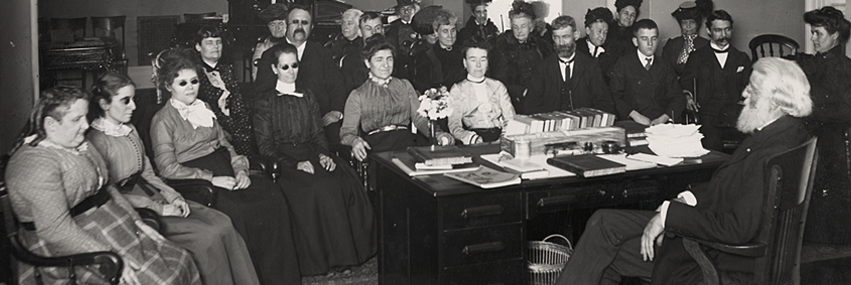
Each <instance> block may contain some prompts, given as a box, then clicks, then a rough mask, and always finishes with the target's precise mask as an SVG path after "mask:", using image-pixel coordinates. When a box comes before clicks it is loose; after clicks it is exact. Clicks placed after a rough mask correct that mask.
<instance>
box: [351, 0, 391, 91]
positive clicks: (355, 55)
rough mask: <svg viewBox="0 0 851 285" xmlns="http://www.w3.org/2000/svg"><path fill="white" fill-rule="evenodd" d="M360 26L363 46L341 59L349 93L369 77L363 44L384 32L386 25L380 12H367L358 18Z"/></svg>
mask: <svg viewBox="0 0 851 285" xmlns="http://www.w3.org/2000/svg"><path fill="white" fill-rule="evenodd" d="M358 27H359V29H360V34H361V35H362V37H361V38H362V39H363V40H362V41H361V42H360V43H359V44H360V46H361V48H359V49H357V50H351V51H349V52H348V53H347V54H346V55H345V56H343V58H342V59H341V60H340V61H341V66H340V72H341V73H342V74H343V82H345V93H346V96H347V97H348V94H349V93H350V92H352V90H355V88H358V87H360V86H361V84H363V83H364V82H366V80H367V79H368V78H369V68H367V67H366V63H365V62H364V60H363V55H362V54H361V53H362V52H363V46H364V45H365V43H366V40H367V39H369V38H370V37H372V36H373V35H376V34H382V35H383V34H384V26H383V25H382V24H381V14H379V13H378V12H366V13H363V15H361V16H360V18H359V19H358Z"/></svg>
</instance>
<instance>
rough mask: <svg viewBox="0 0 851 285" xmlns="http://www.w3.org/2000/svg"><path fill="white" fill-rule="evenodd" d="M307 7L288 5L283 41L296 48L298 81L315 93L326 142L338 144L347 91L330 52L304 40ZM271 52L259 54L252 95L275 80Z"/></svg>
mask: <svg viewBox="0 0 851 285" xmlns="http://www.w3.org/2000/svg"><path fill="white" fill-rule="evenodd" d="M309 9H310V8H308V7H307V6H302V5H293V6H291V7H290V12H289V16H287V42H288V43H290V44H292V45H294V46H295V47H296V50H298V58H299V76H298V77H299V80H300V81H303V82H304V84H306V86H307V88H310V90H311V91H313V94H315V95H316V100H317V101H318V102H319V112H320V113H321V114H322V123H323V126H324V128H325V137H326V138H327V139H328V143H331V144H339V143H340V120H342V119H343V107H344V105H345V104H346V97H347V95H348V94H345V92H344V83H343V80H341V79H342V78H343V76H342V74H341V73H340V69H339V68H338V67H337V65H336V64H335V63H334V59H333V57H332V56H331V52H330V51H329V50H328V49H326V48H325V47H323V46H322V45H321V44H318V43H314V42H310V41H308V40H307V39H308V37H310V30H311V29H312V28H313V21H312V18H311V16H310V10H309ZM274 57H275V55H273V54H271V53H269V52H264V53H263V56H262V57H260V62H259V63H258V70H257V80H256V81H255V83H254V84H255V88H254V94H263V92H264V91H268V90H272V89H274V88H275V82H276V81H277V80H278V79H277V77H276V76H275V74H273V73H272V64H273V62H275V60H276V59H275V58H274Z"/></svg>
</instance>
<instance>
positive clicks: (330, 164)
mask: <svg viewBox="0 0 851 285" xmlns="http://www.w3.org/2000/svg"><path fill="white" fill-rule="evenodd" d="M319 164H320V165H322V168H325V170H327V171H328V172H331V171H334V169H335V168H337V164H336V163H334V159H333V158H331V157H330V156H327V155H325V154H322V153H320V154H319Z"/></svg>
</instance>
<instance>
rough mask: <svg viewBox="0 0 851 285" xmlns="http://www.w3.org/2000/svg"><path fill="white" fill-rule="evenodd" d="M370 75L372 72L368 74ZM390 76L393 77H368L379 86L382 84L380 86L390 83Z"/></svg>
mask: <svg viewBox="0 0 851 285" xmlns="http://www.w3.org/2000/svg"><path fill="white" fill-rule="evenodd" d="M370 75H372V74H370ZM391 78H393V77H387V79H378V78H375V77H372V76H370V77H369V79H370V80H372V82H375V84H378V85H379V86H382V87H387V85H388V84H390V79H391Z"/></svg>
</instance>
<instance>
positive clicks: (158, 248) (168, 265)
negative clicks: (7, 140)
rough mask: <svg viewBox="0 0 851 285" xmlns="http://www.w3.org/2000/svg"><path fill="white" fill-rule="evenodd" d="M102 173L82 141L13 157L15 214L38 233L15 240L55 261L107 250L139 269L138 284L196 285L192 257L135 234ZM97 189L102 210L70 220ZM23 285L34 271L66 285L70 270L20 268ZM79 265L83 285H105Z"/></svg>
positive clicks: (129, 214)
mask: <svg viewBox="0 0 851 285" xmlns="http://www.w3.org/2000/svg"><path fill="white" fill-rule="evenodd" d="M107 172H108V171H107V168H106V164H105V163H104V161H103V159H102V158H101V156H100V153H98V151H97V150H95V149H94V147H92V146H90V145H89V143H88V142H84V143H83V145H81V147H79V148H78V150H76V151H75V150H70V149H65V148H62V147H59V146H56V145H53V144H50V143H48V142H46V141H42V142H41V143H39V145H38V146H29V145H24V146H22V147H21V148H20V149H18V151H16V152H15V153H14V155H12V159H11V160H10V161H9V165H8V168H7V172H6V177H7V180H8V183H9V194H10V197H11V201H12V209H13V210H14V212H15V214H16V215H17V217H18V220H19V221H21V222H22V223H23V222H33V223H34V224H35V228H36V230H35V231H30V230H24V231H21V233H20V234H21V235H20V236H19V238H20V239H21V242H22V243H23V244H24V246H26V247H27V249H29V250H30V251H32V252H33V253H35V254H39V255H43V256H60V255H69V254H79V253H86V252H93V251H112V252H115V253H117V254H118V255H119V256H121V258H122V259H124V264H125V267H124V270H130V267H129V265H128V264H129V263H128V261H132V262H133V263H135V264H137V265H139V267H140V268H139V269H138V270H137V271H136V275H137V277H138V278H139V281H140V282H141V283H142V284H201V279H200V277H199V276H198V270H197V269H196V268H195V264H194V263H193V262H192V256H191V255H190V254H189V253H188V252H186V251H185V250H183V249H181V248H180V247H178V246H177V245H175V244H173V243H171V242H169V241H164V242H162V243H160V242H158V241H156V240H154V239H151V238H150V237H148V236H147V235H146V234H137V232H139V230H138V229H137V227H136V225H134V221H135V220H138V219H139V216H138V214H136V213H135V211H134V210H133V208H132V207H131V206H130V204H129V203H128V202H127V200H125V199H124V198H123V197H122V195H121V194H119V193H118V191H116V190H115V188H113V187H112V186H107V187H104V184H105V183H106V181H107V176H108V173H107ZM99 191H109V194H110V196H111V199H109V200H108V201H107V202H106V203H104V204H103V205H101V206H100V207H96V208H91V209H89V210H87V211H85V212H83V213H82V214H79V215H76V216H72V215H71V214H70V208H72V207H73V206H74V205H77V204H79V203H80V202H82V201H83V200H84V199H86V198H88V197H90V196H93V195H95V194H97V193H98V192H99ZM18 268H19V272H18V280H19V282H20V283H21V284H36V282H37V280H36V277H35V275H36V271H39V273H40V274H41V278H42V280H43V281H44V283H45V284H67V283H69V282H70V281H69V280H68V279H67V276H68V275H69V272H68V269H67V268H53V267H47V268H45V267H41V268H35V267H33V266H30V265H28V264H24V263H19V267H18ZM90 270H91V269H89V268H87V267H76V274H77V276H78V282H79V283H81V284H107V283H106V281H105V280H103V279H102V278H101V277H100V276H99V275H97V274H95V273H94V271H95V270H91V271H90Z"/></svg>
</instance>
